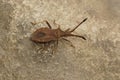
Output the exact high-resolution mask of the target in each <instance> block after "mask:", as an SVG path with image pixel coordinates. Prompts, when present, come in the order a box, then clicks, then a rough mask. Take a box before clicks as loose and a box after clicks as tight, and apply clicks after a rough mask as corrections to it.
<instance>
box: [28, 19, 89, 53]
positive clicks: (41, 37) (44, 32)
mask: <svg viewBox="0 0 120 80" xmlns="http://www.w3.org/2000/svg"><path fill="white" fill-rule="evenodd" d="M86 20H87V18H85V19H84V20H83V21H82V22H80V23H79V24H78V25H77V26H76V27H74V28H73V29H71V30H70V28H68V29H66V30H61V28H60V25H58V28H57V29H53V28H52V26H51V25H50V23H49V22H48V21H47V20H44V21H43V22H46V24H47V26H48V27H42V28H39V29H37V30H36V31H35V32H33V33H32V35H31V38H30V39H31V41H33V42H35V43H36V44H38V43H39V44H41V45H43V47H41V48H40V49H39V50H41V49H42V50H46V49H48V48H49V47H50V44H51V43H54V47H52V49H53V51H54V50H56V48H57V46H58V42H59V40H60V39H62V40H64V41H67V42H69V43H70V45H71V46H72V47H74V45H73V44H72V42H71V41H70V40H68V39H66V37H71V36H73V37H79V38H82V39H83V40H86V38H85V37H84V36H81V35H76V34H72V32H74V31H75V30H76V29H77V28H78V27H79V26H80V25H81V24H82V23H83V22H85V21H86ZM38 23H41V22H31V24H32V25H36V24H38ZM54 23H55V21H54ZM55 24H56V23H55ZM56 25H57V24H56ZM39 50H38V51H39Z"/></svg>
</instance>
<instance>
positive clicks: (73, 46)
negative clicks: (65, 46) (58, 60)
mask: <svg viewBox="0 0 120 80" xmlns="http://www.w3.org/2000/svg"><path fill="white" fill-rule="evenodd" d="M62 39H63V40H65V41H67V42H69V43H70V46H71V47H73V48H75V46H74V45H73V44H72V42H71V41H69V40H68V39H66V38H62Z"/></svg>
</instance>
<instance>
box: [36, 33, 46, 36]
mask: <svg viewBox="0 0 120 80" xmlns="http://www.w3.org/2000/svg"><path fill="white" fill-rule="evenodd" d="M45 35H46V34H45V33H43V32H39V33H38V35H37V36H38V37H44V36H45Z"/></svg>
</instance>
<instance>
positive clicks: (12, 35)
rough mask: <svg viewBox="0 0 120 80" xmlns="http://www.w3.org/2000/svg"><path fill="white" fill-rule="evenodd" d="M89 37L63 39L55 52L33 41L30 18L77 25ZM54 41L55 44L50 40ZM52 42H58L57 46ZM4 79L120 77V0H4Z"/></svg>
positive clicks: (0, 25)
mask: <svg viewBox="0 0 120 80" xmlns="http://www.w3.org/2000/svg"><path fill="white" fill-rule="evenodd" d="M86 17H87V18H88V20H87V21H86V22H85V23H84V24H82V25H81V26H80V27H79V28H78V29H77V30H76V31H75V32H74V34H79V35H84V36H85V37H86V38H87V40H86V41H84V40H82V39H79V38H75V37H74V38H73V37H71V38H67V39H69V40H70V41H71V42H72V43H73V44H74V46H75V47H76V48H75V49H74V48H72V47H71V46H70V45H69V43H67V42H65V41H60V42H59V45H58V48H57V51H56V52H55V53H54V54H51V51H52V48H47V50H39V51H38V49H39V48H40V47H41V46H42V45H41V44H35V43H33V42H31V41H30V39H29V38H30V35H31V34H32V32H34V31H35V30H36V29H37V28H40V27H45V26H47V25H46V24H45V23H44V22H43V23H40V24H38V25H36V26H32V25H31V24H30V22H32V21H36V22H37V21H43V20H48V21H49V22H50V24H51V25H52V26H53V28H56V25H54V24H53V21H54V20H56V23H57V24H59V25H60V26H61V29H63V30H65V29H68V28H71V29H72V28H74V27H75V26H76V25H77V24H78V23H79V22H80V21H82V20H83V19H84V18H86ZM51 45H52V44H51ZM53 46H54V45H53ZM0 80H120V0H0Z"/></svg>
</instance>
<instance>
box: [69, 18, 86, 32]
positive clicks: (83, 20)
mask: <svg viewBox="0 0 120 80" xmlns="http://www.w3.org/2000/svg"><path fill="white" fill-rule="evenodd" d="M86 20H87V18H85V19H84V20H83V21H82V22H80V23H79V24H78V25H77V26H76V27H75V28H73V29H72V30H71V31H70V32H73V31H74V30H75V29H77V28H78V27H79V26H80V25H81V24H82V23H83V22H85V21H86Z"/></svg>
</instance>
